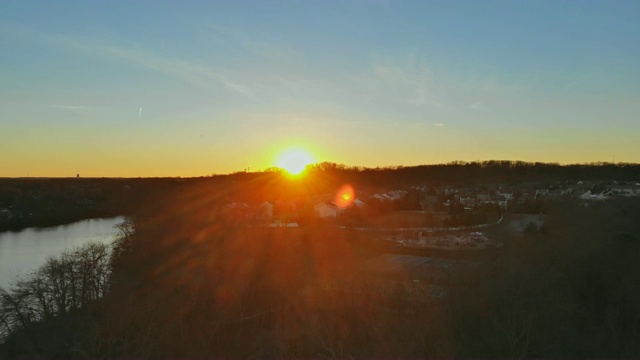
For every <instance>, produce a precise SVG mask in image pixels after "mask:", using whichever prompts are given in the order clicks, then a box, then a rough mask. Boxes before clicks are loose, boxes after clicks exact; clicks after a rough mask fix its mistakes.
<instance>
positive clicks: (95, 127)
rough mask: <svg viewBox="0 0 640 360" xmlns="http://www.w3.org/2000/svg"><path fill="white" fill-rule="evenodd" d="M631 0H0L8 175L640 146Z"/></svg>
mask: <svg viewBox="0 0 640 360" xmlns="http://www.w3.org/2000/svg"><path fill="white" fill-rule="evenodd" d="M639 18H640V2H637V1H535V2H533V1H530V2H525V1H456V2H451V1H364V0H362V1H356V0H353V1H336V2H315V1H313V2H311V1H308V2H307V1H260V2H258V1H233V2H209V1H199V2H195V1H192V2H186V1H185V2H169V1H138V2H131V3H129V2H126V1H111V2H104V1H56V2H49V1H3V2H2V3H0V47H1V48H2V49H3V50H2V51H1V52H0V125H1V129H2V131H1V132H0V164H2V165H0V176H26V175H30V176H73V175H75V174H76V173H81V174H83V175H86V176H197V175H206V174H211V173H227V172H232V171H237V170H241V169H244V168H247V167H249V168H251V169H252V170H259V169H264V168H267V167H270V166H272V165H273V164H274V158H275V157H277V154H278V153H279V152H281V151H283V150H285V149H286V148H288V147H291V146H297V147H303V148H307V149H308V150H309V151H310V152H312V154H313V155H314V156H315V157H316V159H317V160H319V161H334V162H339V163H346V164H349V165H363V166H374V167H375V166H387V165H416V164H426V163H441V162H448V161H452V160H466V161H473V160H488V159H510V160H525V161H554V162H560V163H575V162H590V161H611V160H612V159H613V157H614V156H615V159H616V161H627V162H640V151H638V146H637V145H636V140H637V135H638V134H640V121H638V114H639V113H640V70H639V69H640V67H638V65H637V64H639V63H640V41H639V40H640V25H639V22H638V21H637V19H639Z"/></svg>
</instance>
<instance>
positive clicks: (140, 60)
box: [0, 25, 253, 97]
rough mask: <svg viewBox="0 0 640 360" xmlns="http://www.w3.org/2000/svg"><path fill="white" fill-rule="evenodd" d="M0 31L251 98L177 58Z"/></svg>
mask: <svg viewBox="0 0 640 360" xmlns="http://www.w3.org/2000/svg"><path fill="white" fill-rule="evenodd" d="M0 31H2V32H7V33H11V34H13V35H14V36H18V37H21V38H24V39H29V40H31V41H35V42H42V43H44V44H47V45H49V46H53V47H58V48H64V49H70V50H73V51H76V52H79V53H82V54H84V55H86V56H99V57H103V58H108V59H114V60H121V61H125V62H128V63H130V64H133V65H137V66H141V67H143V68H145V69H147V70H151V71H156V72H159V73H162V74H165V75H169V76H171V77H173V78H175V79H178V80H180V81H182V82H185V83H187V84H189V85H192V86H195V87H199V88H203V89H206V88H211V86H212V83H217V84H220V85H222V86H224V87H225V88H227V89H228V90H230V91H232V92H234V93H237V94H240V95H242V96H245V97H253V93H252V91H251V89H250V88H249V87H248V86H246V85H244V84H242V83H240V82H238V81H235V80H233V79H231V78H230V77H229V75H226V74H223V73H222V72H219V71H215V70H213V69H212V68H210V67H207V66H204V65H200V64H196V63H193V62H189V61H187V60H184V59H180V58H170V57H163V56H160V55H156V54H152V53H150V52H145V51H142V50H139V49H134V48H127V47H122V46H117V45H112V44H106V43H105V42H102V41H100V40H99V39H81V38H75V37H70V36H65V35H50V34H44V33H41V32H38V31H35V30H32V29H30V28H26V27H23V26H19V25H13V26H3V27H0Z"/></svg>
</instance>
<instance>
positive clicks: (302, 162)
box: [276, 149, 314, 175]
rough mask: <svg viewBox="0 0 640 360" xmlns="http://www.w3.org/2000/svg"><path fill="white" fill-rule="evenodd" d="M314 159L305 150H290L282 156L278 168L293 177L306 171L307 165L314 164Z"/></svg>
mask: <svg viewBox="0 0 640 360" xmlns="http://www.w3.org/2000/svg"><path fill="white" fill-rule="evenodd" d="M313 161H314V160H313V157H311V155H310V154H309V153H308V152H307V151H305V150H303V149H289V150H286V151H285V152H283V153H282V154H280V156H279V157H278V160H277V161H276V166H278V167H280V168H282V169H284V170H285V171H286V172H288V173H289V174H291V175H298V174H300V173H302V172H303V171H304V169H305V168H306V167H307V165H309V164H311V163H313Z"/></svg>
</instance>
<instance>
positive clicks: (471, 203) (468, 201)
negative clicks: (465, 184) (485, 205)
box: [460, 196, 478, 209]
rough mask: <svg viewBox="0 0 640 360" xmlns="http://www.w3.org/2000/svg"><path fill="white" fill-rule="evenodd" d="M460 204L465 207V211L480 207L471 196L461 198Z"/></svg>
mask: <svg viewBox="0 0 640 360" xmlns="http://www.w3.org/2000/svg"><path fill="white" fill-rule="evenodd" d="M460 204H461V205H462V206H464V208H465V209H472V208H474V207H476V205H478V201H477V200H476V199H475V198H472V197H471V196H466V197H461V198H460Z"/></svg>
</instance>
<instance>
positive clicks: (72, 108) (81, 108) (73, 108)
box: [51, 105, 97, 113]
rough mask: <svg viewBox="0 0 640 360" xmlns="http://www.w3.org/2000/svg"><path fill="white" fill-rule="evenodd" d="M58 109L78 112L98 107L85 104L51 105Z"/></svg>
mask: <svg viewBox="0 0 640 360" xmlns="http://www.w3.org/2000/svg"><path fill="white" fill-rule="evenodd" d="M51 106H52V107H54V108H57V109H63V110H69V111H73V112H77V113H81V112H86V111H91V110H96V109H97V108H95V107H93V106H84V105H51Z"/></svg>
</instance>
